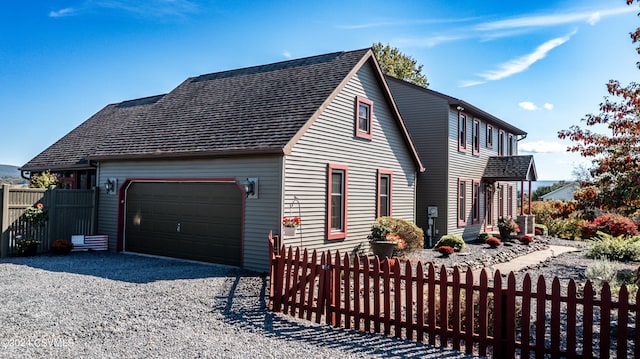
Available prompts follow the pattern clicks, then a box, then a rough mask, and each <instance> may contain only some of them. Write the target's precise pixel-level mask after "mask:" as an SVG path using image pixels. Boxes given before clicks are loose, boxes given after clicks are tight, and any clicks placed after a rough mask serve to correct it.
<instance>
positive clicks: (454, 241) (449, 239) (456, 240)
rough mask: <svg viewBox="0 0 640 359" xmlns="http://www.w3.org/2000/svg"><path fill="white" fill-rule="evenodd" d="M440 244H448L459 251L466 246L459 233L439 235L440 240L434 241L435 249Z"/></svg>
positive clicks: (440, 245)
mask: <svg viewBox="0 0 640 359" xmlns="http://www.w3.org/2000/svg"><path fill="white" fill-rule="evenodd" d="M442 246H449V247H451V248H453V249H455V250H456V252H460V251H461V250H462V249H463V248H464V247H465V246H466V243H464V239H462V236H461V235H459V234H446V235H444V236H442V237H440V240H438V242H436V244H435V246H434V247H436V249H437V248H440V247H442Z"/></svg>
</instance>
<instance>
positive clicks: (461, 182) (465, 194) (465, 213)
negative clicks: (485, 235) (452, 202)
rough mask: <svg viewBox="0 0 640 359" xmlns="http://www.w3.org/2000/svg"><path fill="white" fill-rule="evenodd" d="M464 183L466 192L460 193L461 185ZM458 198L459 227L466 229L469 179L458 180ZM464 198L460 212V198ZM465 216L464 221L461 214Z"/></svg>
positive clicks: (457, 215) (457, 214)
mask: <svg viewBox="0 0 640 359" xmlns="http://www.w3.org/2000/svg"><path fill="white" fill-rule="evenodd" d="M463 183H464V192H463V193H460V185H461V184H463ZM456 193H457V197H456V201H457V205H456V208H457V212H456V217H457V218H458V227H464V226H466V225H467V179H466V178H458V189H457V190H456ZM461 197H462V204H463V206H464V207H463V208H462V211H461V210H460V198H461ZM461 213H462V214H463V217H464V218H463V219H460V214H461Z"/></svg>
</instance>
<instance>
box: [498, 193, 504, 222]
mask: <svg viewBox="0 0 640 359" xmlns="http://www.w3.org/2000/svg"><path fill="white" fill-rule="evenodd" d="M498 218H504V186H502V185H500V186H498Z"/></svg>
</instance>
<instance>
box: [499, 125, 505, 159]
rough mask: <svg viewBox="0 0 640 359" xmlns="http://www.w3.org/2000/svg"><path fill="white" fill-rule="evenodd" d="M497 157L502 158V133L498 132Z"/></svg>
mask: <svg viewBox="0 0 640 359" xmlns="http://www.w3.org/2000/svg"><path fill="white" fill-rule="evenodd" d="M498 156H504V131H502V130H500V131H498Z"/></svg>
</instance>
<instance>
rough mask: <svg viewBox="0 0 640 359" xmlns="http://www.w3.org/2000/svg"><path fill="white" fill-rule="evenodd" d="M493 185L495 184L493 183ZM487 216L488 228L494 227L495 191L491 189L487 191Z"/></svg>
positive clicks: (486, 225)
mask: <svg viewBox="0 0 640 359" xmlns="http://www.w3.org/2000/svg"><path fill="white" fill-rule="evenodd" d="M492 186H493V185H492ZM485 200H486V202H485V211H486V213H485V218H484V224H485V227H487V229H491V228H493V192H492V191H491V190H486V191H485Z"/></svg>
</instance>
